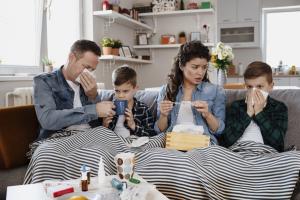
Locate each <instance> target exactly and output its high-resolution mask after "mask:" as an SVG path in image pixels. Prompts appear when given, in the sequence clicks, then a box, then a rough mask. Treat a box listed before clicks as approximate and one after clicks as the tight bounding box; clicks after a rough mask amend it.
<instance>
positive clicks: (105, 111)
mask: <svg viewBox="0 0 300 200" xmlns="http://www.w3.org/2000/svg"><path fill="white" fill-rule="evenodd" d="M114 108H115V105H114V104H113V102H111V101H101V102H99V103H97V104H96V111H97V114H98V116H99V117H113V116H114V115H115V114H116V112H115V111H114V110H113V109H114Z"/></svg>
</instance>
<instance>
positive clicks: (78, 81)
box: [75, 69, 96, 83]
mask: <svg viewBox="0 0 300 200" xmlns="http://www.w3.org/2000/svg"><path fill="white" fill-rule="evenodd" d="M85 72H86V73H88V74H89V75H91V76H92V77H93V78H94V79H96V75H95V73H94V72H91V71H89V70H87V69H84V70H83V71H82V73H85ZM82 73H81V74H79V76H78V77H77V78H76V79H75V81H76V82H77V83H81V81H80V76H81V75H82Z"/></svg>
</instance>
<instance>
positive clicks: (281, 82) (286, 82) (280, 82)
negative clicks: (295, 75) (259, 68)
mask: <svg viewBox="0 0 300 200" xmlns="http://www.w3.org/2000/svg"><path fill="white" fill-rule="evenodd" d="M273 81H274V85H275V86H290V78H289V77H274V78H273Z"/></svg>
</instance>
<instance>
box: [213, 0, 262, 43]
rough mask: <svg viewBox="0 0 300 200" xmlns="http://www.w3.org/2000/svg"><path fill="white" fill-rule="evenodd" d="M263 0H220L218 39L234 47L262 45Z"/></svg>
mask: <svg viewBox="0 0 300 200" xmlns="http://www.w3.org/2000/svg"><path fill="white" fill-rule="evenodd" d="M260 1H261V0H218V4H217V6H218V7H217V8H218V9H217V10H218V12H217V15H218V36H217V37H218V41H221V42H223V43H226V44H228V45H230V46H231V47H233V48H245V47H246V48H247V47H259V46H260V37H259V35H260V30H259V24H260V23H259V21H260V12H261V5H260V4H261V3H260Z"/></svg>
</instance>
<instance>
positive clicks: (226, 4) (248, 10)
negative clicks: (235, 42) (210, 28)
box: [218, 0, 261, 23]
mask: <svg viewBox="0 0 300 200" xmlns="http://www.w3.org/2000/svg"><path fill="white" fill-rule="evenodd" d="M260 7H261V6H260V0H219V1H218V23H236V22H249V21H256V22H257V21H259V19H260Z"/></svg>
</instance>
